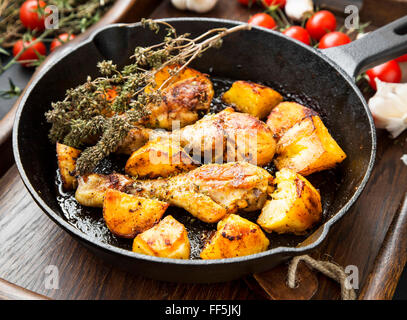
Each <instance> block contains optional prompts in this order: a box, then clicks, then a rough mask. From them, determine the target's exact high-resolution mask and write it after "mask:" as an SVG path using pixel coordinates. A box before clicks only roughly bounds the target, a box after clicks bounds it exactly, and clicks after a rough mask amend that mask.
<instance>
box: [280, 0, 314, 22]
mask: <svg viewBox="0 0 407 320" xmlns="http://www.w3.org/2000/svg"><path fill="white" fill-rule="evenodd" d="M313 12H314V3H313V2H312V0H287V2H286V4H285V13H286V15H287V17H289V18H291V19H293V20H295V21H302V20H303V19H305V18H306V16H307V15H309V14H312V13H313Z"/></svg>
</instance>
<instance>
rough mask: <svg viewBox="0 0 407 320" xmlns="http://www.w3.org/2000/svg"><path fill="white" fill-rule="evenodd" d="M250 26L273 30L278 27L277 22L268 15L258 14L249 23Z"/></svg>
mask: <svg viewBox="0 0 407 320" xmlns="http://www.w3.org/2000/svg"><path fill="white" fill-rule="evenodd" d="M248 23H249V24H252V25H255V26H259V27H263V28H267V29H273V28H275V27H276V22H275V21H274V19H273V18H272V17H271V16H270V15H268V14H267V13H257V14H255V15H254V16H252V17H251V18H250V19H249V21H248Z"/></svg>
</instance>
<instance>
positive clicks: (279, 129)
mask: <svg viewBox="0 0 407 320" xmlns="http://www.w3.org/2000/svg"><path fill="white" fill-rule="evenodd" d="M317 115H318V114H317V113H316V112H315V111H314V110H312V109H310V108H307V107H304V106H302V105H300V104H298V103H296V102H281V103H280V104H279V105H277V107H275V108H274V109H273V110H272V111H271V113H270V114H269V116H268V118H267V125H268V126H269V127H270V129H271V131H272V132H273V134H274V137H275V138H277V139H280V138H281V136H282V135H283V134H284V133H285V132H286V131H287V130H288V129H290V128H291V127H293V126H294V125H295V124H297V123H298V122H301V121H302V120H303V119H305V118H307V117H312V116H317Z"/></svg>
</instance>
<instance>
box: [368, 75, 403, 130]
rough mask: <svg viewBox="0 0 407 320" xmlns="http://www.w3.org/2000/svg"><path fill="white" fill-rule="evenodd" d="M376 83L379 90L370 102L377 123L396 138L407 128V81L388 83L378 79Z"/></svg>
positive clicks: (377, 125)
mask: <svg viewBox="0 0 407 320" xmlns="http://www.w3.org/2000/svg"><path fill="white" fill-rule="evenodd" d="M376 84H377V92H376V94H375V95H374V96H373V97H372V98H371V99H370V100H369V103H368V104H369V108H370V111H371V112H372V114H373V117H374V119H375V125H376V127H377V128H382V129H386V130H387V131H389V132H390V134H391V135H392V137H393V138H396V137H397V136H399V135H400V134H401V133H402V132H403V131H404V130H405V129H407V83H386V82H383V81H380V80H379V79H376Z"/></svg>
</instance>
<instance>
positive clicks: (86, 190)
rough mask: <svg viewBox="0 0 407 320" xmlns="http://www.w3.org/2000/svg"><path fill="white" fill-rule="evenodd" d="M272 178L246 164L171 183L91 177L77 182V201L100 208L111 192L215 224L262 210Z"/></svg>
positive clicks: (211, 168)
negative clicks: (165, 205)
mask: <svg viewBox="0 0 407 320" xmlns="http://www.w3.org/2000/svg"><path fill="white" fill-rule="evenodd" d="M272 180H273V178H272V176H271V175H270V174H269V173H268V172H267V171H266V170H264V169H262V168H259V167H257V166H254V165H252V164H250V163H247V162H233V163H226V164H208V165H203V166H201V167H199V168H197V169H195V170H192V171H190V172H187V173H184V174H180V175H177V176H174V177H171V178H168V179H155V180H137V181H135V180H132V179H130V178H128V177H126V176H124V175H119V174H111V175H108V176H106V175H99V174H92V175H89V176H85V177H80V178H79V179H78V189H77V190H76V193H75V197H76V199H77V200H78V202H79V203H81V204H83V205H85V206H94V207H101V206H102V204H103V198H104V194H105V192H106V190H107V189H108V188H113V189H119V190H121V191H123V192H126V193H131V194H134V195H137V196H142V197H146V198H155V199H159V200H161V201H165V202H168V203H169V204H171V205H173V206H177V207H181V208H184V209H185V210H186V211H188V212H189V213H191V214H192V215H193V216H195V217H197V218H198V219H200V220H202V221H204V222H207V223H215V222H218V221H219V220H221V219H222V218H223V217H225V216H226V215H227V214H230V213H236V212H237V211H238V210H244V211H255V210H259V209H261V208H262V207H263V205H264V203H265V201H266V198H267V192H268V191H270V190H269V185H270V184H271V182H272Z"/></svg>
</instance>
